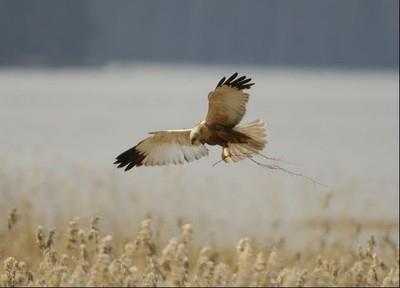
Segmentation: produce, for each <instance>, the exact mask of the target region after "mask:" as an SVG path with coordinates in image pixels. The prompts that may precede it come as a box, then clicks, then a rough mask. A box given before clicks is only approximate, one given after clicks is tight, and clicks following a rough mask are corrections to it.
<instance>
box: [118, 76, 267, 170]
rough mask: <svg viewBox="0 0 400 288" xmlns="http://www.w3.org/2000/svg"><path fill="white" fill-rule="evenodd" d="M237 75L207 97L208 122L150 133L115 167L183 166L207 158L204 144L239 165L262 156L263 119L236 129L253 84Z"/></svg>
mask: <svg viewBox="0 0 400 288" xmlns="http://www.w3.org/2000/svg"><path fill="white" fill-rule="evenodd" d="M237 76H238V74H237V73H235V74H233V75H232V76H231V77H229V78H228V79H225V77H223V78H222V79H221V80H220V81H219V82H218V84H217V87H216V88H215V89H214V91H212V92H210V93H209V94H208V112H207V116H206V118H205V120H203V121H201V122H200V123H199V124H197V125H196V126H194V127H193V128H191V129H181V130H164V131H156V132H150V133H149V134H151V135H152V136H150V137H148V138H146V139H144V140H142V141H140V142H139V143H138V144H137V145H136V146H135V147H133V148H131V149H129V150H127V151H125V152H123V153H122V154H120V155H119V156H117V158H116V159H117V160H116V161H115V162H114V164H117V165H118V168H121V167H125V166H126V167H125V171H127V170H129V169H131V168H132V167H135V166H137V167H138V166H142V165H144V166H159V165H167V164H183V163H184V162H185V161H186V162H191V161H194V160H198V159H200V158H201V157H203V156H206V155H208V149H207V148H206V146H205V144H208V145H219V146H221V147H222V155H221V157H222V160H223V161H225V162H237V161H240V160H243V159H246V158H251V157H252V156H253V155H255V154H259V153H260V152H261V151H262V150H263V149H264V147H265V145H266V144H267V140H266V132H265V128H264V123H263V122H262V121H260V120H256V121H254V122H251V123H248V124H246V125H243V126H237V125H238V124H239V122H240V121H241V120H242V118H243V116H244V114H245V112H246V103H247V102H248V100H249V94H247V93H245V92H244V90H245V89H250V88H251V86H252V85H254V83H250V81H251V79H250V78H246V76H241V77H238V78H237Z"/></svg>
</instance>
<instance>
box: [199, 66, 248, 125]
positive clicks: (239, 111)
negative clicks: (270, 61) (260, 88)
mask: <svg viewBox="0 0 400 288" xmlns="http://www.w3.org/2000/svg"><path fill="white" fill-rule="evenodd" d="M237 76H238V74H237V73H235V74H233V75H232V76H231V77H229V78H228V79H226V80H225V77H224V78H222V79H221V80H220V81H219V82H218V84H217V87H216V88H215V90H214V91H213V92H210V94H208V112H207V116H206V122H207V124H210V125H212V124H219V125H223V126H228V127H233V126H235V125H237V124H238V123H239V122H240V121H241V120H242V118H243V116H244V114H245V113H246V103H247V101H249V94H247V93H244V92H243V90H244V89H250V87H251V86H252V85H254V83H250V81H251V78H246V76H241V77H239V78H236V77H237Z"/></svg>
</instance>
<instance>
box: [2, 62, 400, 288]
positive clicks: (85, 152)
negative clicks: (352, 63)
mask: <svg viewBox="0 0 400 288" xmlns="http://www.w3.org/2000/svg"><path fill="white" fill-rule="evenodd" d="M232 69H233V68H232V67H217V66H216V67H211V66H203V67H190V66H188V67H186V66H183V67H179V66H168V65H167V66H165V67H154V66H146V65H144V66H143V65H142V66H140V65H135V66H132V67H108V68H104V69H98V70H96V69H93V70H74V69H71V70H54V71H53V70H49V71H48V70H23V71H18V70H15V71H14V70H2V71H0V219H1V220H0V262H1V263H2V265H1V266H0V286H45V285H47V286H60V285H61V286H81V285H82V286H85V285H86V286H121V285H124V286H169V285H175V286H216V285H218V286H231V285H237V286H246V285H247V286H250V285H251V286H374V287H376V286H399V236H398V235H399V220H398V215H399V193H398V189H399V176H398V175H399V173H398V172H399V162H398V159H399V154H398V145H399V142H398V141H399V140H398V139H399V137H398V133H399V132H398V131H399V127H398V115H399V111H398V91H399V88H398V87H399V86H398V72H393V71H392V72H390V71H389V72H387V71H386V72H385V71H384V72H379V71H378V72H371V71H314V70H304V71H303V70H267V69H263V68H257V67H241V69H242V70H243V73H244V74H246V75H249V76H250V75H251V77H252V78H253V79H254V80H255V82H256V85H255V86H254V88H252V90H251V100H250V101H249V105H248V112H247V115H246V119H245V120H244V122H250V121H252V120H255V119H257V118H260V119H263V120H265V122H266V124H267V129H268V140H269V143H268V146H267V149H266V151H265V154H267V155H268V156H272V157H278V158H283V159H285V160H287V161H289V162H295V163H297V164H295V165H291V164H290V165H289V164H287V163H285V162H278V163H279V164H280V165H286V167H287V168H290V169H291V170H294V171H298V172H301V173H303V174H305V175H307V176H310V177H313V178H314V179H316V180H318V181H319V182H321V183H323V184H324V186H321V185H314V184H313V183H312V182H310V181H308V180H306V179H304V178H301V177H295V176H292V175H288V174H285V173H280V172H278V171H270V170H265V169H262V168H261V167H258V166H257V165H255V164H254V163H252V162H250V161H242V162H240V163H237V164H236V165H225V164H220V165H217V166H216V167H213V166H212V164H213V163H214V162H216V161H217V160H218V159H219V155H220V150H219V149H213V148H211V149H210V156H209V157H208V158H205V159H202V160H200V161H197V162H194V163H192V164H190V165H185V166H168V167H162V168H151V169H146V168H143V169H134V170H132V171H130V172H129V173H124V172H123V171H121V170H118V169H116V168H115V167H114V166H113V165H112V162H113V161H114V157H115V156H116V155H117V154H119V153H120V152H122V151H123V150H124V149H127V148H129V147H131V146H132V145H133V144H134V143H137V142H138V141H139V140H141V139H142V138H143V137H145V136H146V135H147V134H146V133H147V132H148V131H154V130H159V129H173V128H184V127H190V126H191V125H193V124H195V123H196V122H197V121H199V120H201V119H202V117H204V115H205V113H206V108H207V107H206V106H207V103H206V96H207V92H208V90H209V89H211V88H212V87H214V86H215V84H216V83H214V82H215V81H216V80H218V79H219V78H218V77H220V76H223V75H225V74H229V73H232V71H231V70H232ZM235 70H236V69H235ZM244 70H245V71H244ZM217 76H218V77H217ZM216 78H217V79H216ZM155 115H156V116H155ZM150 116H151V117H150ZM261 160H262V159H261Z"/></svg>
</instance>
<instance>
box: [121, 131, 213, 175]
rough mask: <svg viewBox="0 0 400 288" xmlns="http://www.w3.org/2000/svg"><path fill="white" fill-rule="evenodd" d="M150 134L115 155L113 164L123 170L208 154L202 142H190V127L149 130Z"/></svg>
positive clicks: (186, 159) (190, 159)
mask: <svg viewBox="0 0 400 288" xmlns="http://www.w3.org/2000/svg"><path fill="white" fill-rule="evenodd" d="M150 134H153V135H152V136H150V137H148V138H146V139H144V140H143V141H141V142H139V143H138V144H137V145H136V146H135V147H133V148H131V149H129V150H127V151H125V152H123V153H122V154H120V155H119V156H117V158H116V159H117V160H116V161H115V162H114V164H117V165H118V168H121V167H125V166H126V167H125V171H127V170H129V169H131V168H132V167H134V166H142V165H145V166H160V165H168V164H183V163H184V162H185V161H186V162H191V161H194V160H198V159H200V158H201V157H203V156H207V155H208V149H207V148H206V147H205V146H204V145H203V144H194V145H192V144H191V142H190V137H189V136H190V129H182V130H166V131H157V132H151V133H150Z"/></svg>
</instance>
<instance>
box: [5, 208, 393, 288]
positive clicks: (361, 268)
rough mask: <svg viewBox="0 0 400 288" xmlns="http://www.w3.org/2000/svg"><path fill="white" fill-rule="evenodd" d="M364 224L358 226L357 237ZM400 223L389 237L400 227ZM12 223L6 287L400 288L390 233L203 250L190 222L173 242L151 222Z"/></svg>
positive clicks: (14, 218)
mask: <svg viewBox="0 0 400 288" xmlns="http://www.w3.org/2000/svg"><path fill="white" fill-rule="evenodd" d="M331 224H335V223H331ZM341 224H343V223H341ZM363 224H364V223H358V225H355V226H354V227H352V228H354V230H353V231H352V233H350V234H353V235H352V236H351V237H353V238H357V234H359V233H361V230H362V226H363ZM380 224H384V223H380ZM386 224H388V223H386ZM392 224H394V225H393V226H392V227H391V225H390V223H389V225H386V226H387V228H386V229H387V230H386V233H388V232H390V231H391V230H392V229H396V228H395V225H396V224H395V223H392ZM7 225H8V231H7V232H6V233H3V234H1V235H0V243H1V244H0V245H1V246H0V253H1V254H0V257H1V259H2V261H3V267H2V269H1V270H0V271H1V272H0V274H1V278H0V279H1V280H0V281H1V282H0V283H1V285H2V286H149V287H154V286H275V287H279V286H297V287H301V286H363V287H366V286H371V287H377V286H384V287H387V286H394V287H398V286H399V248H398V246H397V244H396V243H395V242H394V241H393V239H392V238H391V236H390V233H389V234H384V236H383V237H379V238H378V237H375V236H374V235H371V236H370V238H369V239H368V241H367V243H363V245H360V246H359V247H357V248H355V247H354V245H352V244H354V243H355V242H354V241H351V240H350V237H349V238H347V240H345V239H343V238H342V240H340V241H329V240H328V239H329V237H328V234H329V228H327V229H325V232H324V234H321V236H320V237H318V238H313V239H309V240H310V241H311V242H312V243H311V242H310V244H312V245H311V246H309V247H307V248H306V247H304V248H303V249H299V250H293V249H291V248H290V246H288V245H287V244H286V241H285V238H280V239H279V240H278V241H276V242H274V243H270V245H266V244H265V243H261V242H259V241H257V240H256V239H250V238H242V239H239V240H238V242H237V244H236V246H235V247H226V246H219V247H216V246H214V245H210V246H203V245H201V243H197V244H196V241H194V240H193V239H192V238H193V234H194V235H195V233H196V231H193V228H192V225H191V224H188V223H185V224H182V225H181V227H180V231H179V233H178V234H177V235H175V237H173V238H171V239H169V240H168V241H165V240H163V239H160V235H159V233H158V232H159V230H158V227H154V226H155V225H154V223H153V221H152V219H151V218H146V219H144V220H143V221H142V222H141V223H140V226H139V229H138V230H137V232H136V234H134V233H132V237H131V238H123V239H121V237H120V235H118V234H117V235H110V234H107V233H106V231H102V230H101V228H100V227H101V220H100V219H99V218H98V217H92V218H91V219H90V220H89V222H88V223H80V221H79V218H78V217H76V218H74V219H72V220H71V221H69V223H68V225H67V226H66V227H57V230H47V229H46V228H44V227H43V226H39V227H37V228H36V229H35V227H33V225H32V223H31V222H30V220H29V217H26V215H19V211H17V210H16V209H13V210H11V211H10V213H9V215H8V221H7ZM313 225H317V224H316V223H313ZM325 225H326V224H325ZM347 225H349V223H348V224H347ZM397 225H398V223H397ZM381 227H384V225H381ZM126 228H127V229H129V227H126ZM305 229H307V228H305ZM330 229H332V228H330ZM334 229H336V228H334ZM345 230H346V232H347V233H349V232H350V231H351V229H350V231H348V230H349V227H346V229H345ZM221 233H223V229H222V227H221ZM123 234H126V233H123ZM343 234H345V233H343ZM293 236H295V235H293ZM349 236H350V235H349ZM193 242H194V243H193ZM9 255H14V256H9ZM7 256H8V257H7Z"/></svg>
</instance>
